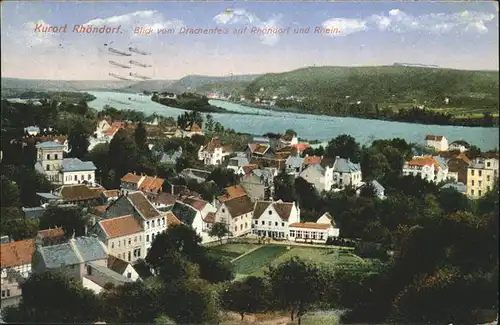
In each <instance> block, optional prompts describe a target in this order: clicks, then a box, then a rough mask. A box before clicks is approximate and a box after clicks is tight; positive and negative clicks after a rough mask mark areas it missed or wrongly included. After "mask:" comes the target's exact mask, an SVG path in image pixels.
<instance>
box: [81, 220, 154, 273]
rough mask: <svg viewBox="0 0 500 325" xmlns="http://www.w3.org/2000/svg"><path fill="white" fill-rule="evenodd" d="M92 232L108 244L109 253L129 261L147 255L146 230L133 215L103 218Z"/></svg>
mask: <svg viewBox="0 0 500 325" xmlns="http://www.w3.org/2000/svg"><path fill="white" fill-rule="evenodd" d="M90 232H91V233H94V234H96V235H97V237H98V238H99V239H100V240H101V241H102V242H103V243H104V245H106V247H107V249H108V253H109V255H112V256H116V257H117V258H120V259H123V260H125V261H127V262H129V263H133V262H135V261H137V260H138V259H141V258H145V257H146V245H145V238H144V231H143V229H142V226H141V223H140V221H139V220H138V218H136V217H134V216H133V215H126V216H122V217H116V218H110V219H104V220H101V221H99V222H97V223H96V225H95V226H94V227H93V228H92V229H91V230H90Z"/></svg>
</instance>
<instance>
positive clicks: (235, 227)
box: [234, 222, 248, 231]
mask: <svg viewBox="0 0 500 325" xmlns="http://www.w3.org/2000/svg"><path fill="white" fill-rule="evenodd" d="M245 229H248V223H246V222H245ZM241 230H243V224H241V225H240V231H241ZM234 231H238V225H236V226H234Z"/></svg>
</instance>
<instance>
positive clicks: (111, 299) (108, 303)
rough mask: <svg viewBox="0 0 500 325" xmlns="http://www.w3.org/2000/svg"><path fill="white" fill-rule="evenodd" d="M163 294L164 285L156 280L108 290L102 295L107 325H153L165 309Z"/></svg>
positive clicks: (126, 284) (128, 284) (127, 284)
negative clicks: (151, 324) (149, 324)
mask: <svg viewBox="0 0 500 325" xmlns="http://www.w3.org/2000/svg"><path fill="white" fill-rule="evenodd" d="M163 292H164V285H163V283H161V282H160V281H157V280H154V279H152V280H151V279H148V280H145V281H137V282H132V283H125V284H123V285H120V286H116V287H112V288H108V289H107V290H105V291H104V292H103V293H102V294H101V301H102V305H103V308H102V310H103V318H104V320H105V321H106V322H107V323H118V324H119V323H138V324H140V323H143V324H148V323H152V322H153V321H154V319H155V318H156V316H157V315H158V314H159V312H160V311H161V310H162V309H164V308H163V307H164V306H162V304H163V301H162V297H163ZM142 304H144V306H142ZM137 306H142V307H141V308H138V307H137Z"/></svg>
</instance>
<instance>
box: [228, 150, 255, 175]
mask: <svg viewBox="0 0 500 325" xmlns="http://www.w3.org/2000/svg"><path fill="white" fill-rule="evenodd" d="M243 154H244V153H243ZM248 164H250V162H249V161H248V158H247V157H246V155H245V156H243V157H242V156H236V157H232V158H229V161H228V163H227V169H231V170H232V171H234V173H235V174H236V175H242V176H243V175H245V170H244V168H243V167H244V166H247V165H248Z"/></svg>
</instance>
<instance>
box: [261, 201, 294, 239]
mask: <svg viewBox="0 0 500 325" xmlns="http://www.w3.org/2000/svg"><path fill="white" fill-rule="evenodd" d="M297 222H300V209H299V207H298V206H297V205H296V204H295V202H283V201H281V200H279V201H257V202H255V206H254V210H253V223H252V228H253V230H252V232H253V233H254V234H257V235H259V236H265V237H271V238H275V239H288V236H289V225H290V224H293V223H297Z"/></svg>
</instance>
